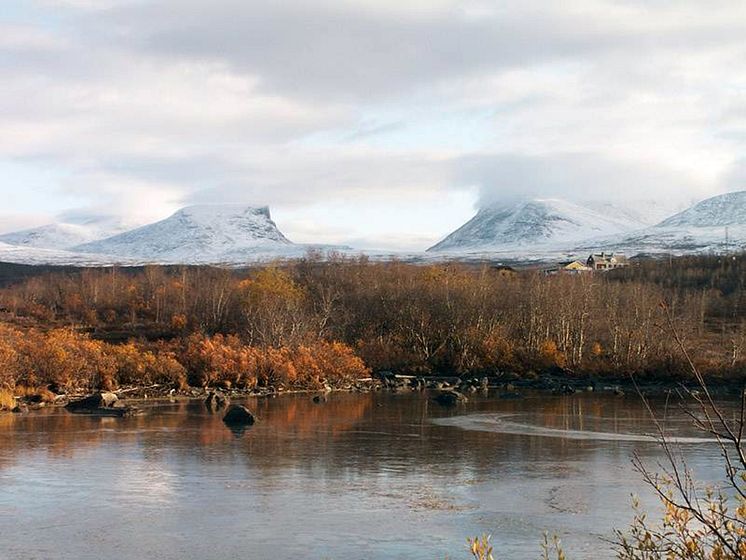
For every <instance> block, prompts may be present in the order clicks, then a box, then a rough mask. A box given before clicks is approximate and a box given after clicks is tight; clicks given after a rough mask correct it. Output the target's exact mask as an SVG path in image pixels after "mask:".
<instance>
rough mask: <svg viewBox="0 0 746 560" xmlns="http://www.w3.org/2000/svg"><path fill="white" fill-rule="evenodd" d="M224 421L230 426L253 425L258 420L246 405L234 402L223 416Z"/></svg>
mask: <svg viewBox="0 0 746 560" xmlns="http://www.w3.org/2000/svg"><path fill="white" fill-rule="evenodd" d="M223 422H225V423H226V424H227V425H228V426H251V425H252V424H254V422H256V418H255V417H254V415H253V414H252V413H251V411H250V410H249V409H248V408H246V407H245V406H242V405H240V404H232V405H231V406H230V408H228V412H226V413H225V416H223Z"/></svg>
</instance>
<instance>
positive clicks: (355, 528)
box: [0, 394, 719, 560]
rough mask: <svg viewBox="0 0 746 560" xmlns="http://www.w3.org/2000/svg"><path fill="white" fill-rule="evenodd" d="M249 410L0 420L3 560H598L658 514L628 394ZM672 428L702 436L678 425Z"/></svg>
mask: <svg viewBox="0 0 746 560" xmlns="http://www.w3.org/2000/svg"><path fill="white" fill-rule="evenodd" d="M246 404H247V405H248V406H249V408H251V409H252V410H253V411H254V412H255V413H256V415H257V417H258V418H259V422H258V423H257V424H256V425H254V426H251V427H249V428H247V430H246V431H245V432H244V433H243V434H241V435H240V436H238V437H237V436H236V435H235V434H234V433H232V432H231V431H230V430H229V429H228V428H227V427H226V426H225V425H224V424H223V422H222V417H221V414H210V413H209V412H208V411H207V410H206V409H205V408H204V406H203V405H202V404H201V403H199V402H190V403H186V402H179V403H173V404H163V405H158V406H152V407H148V408H147V414H145V415H143V416H137V417H134V418H125V419H118V418H93V417H87V416H78V415H71V414H68V413H66V412H65V411H63V410H58V409H55V410H46V411H42V412H40V413H38V414H31V415H28V416H11V415H5V416H0V449H1V450H2V452H1V453H0V557H8V558H40V559H41V558H43V559H52V558H55V559H56V558H59V559H76V560H80V559H86V558H90V559H96V560H98V559H100V558H101V557H102V556H103V554H104V551H105V556H106V557H108V558H110V559H133V560H135V559H137V560H140V559H142V558H159V559H165V560H169V559H179V560H184V559H197V558H199V559H200V560H206V559H207V560H209V559H213V558H214V559H222V558H229V557H237V556H239V555H242V556H246V557H250V558H254V559H265V558H266V559H274V558H278V557H293V556H297V557H303V558H339V559H342V558H344V559H348V558H373V559H378V558H380V559H383V558H386V559H391V558H402V559H403V558H407V559H423V560H424V559H427V560H435V559H438V558H444V557H445V556H446V555H448V556H450V557H453V558H460V557H465V555H464V554H462V553H463V552H465V550H464V548H463V543H464V542H465V538H466V537H467V536H469V535H474V534H478V533H481V532H488V533H491V534H492V535H493V540H494V542H495V543H496V545H497V546H496V549H497V550H498V551H499V553H500V558H505V559H513V558H514V559H519V558H521V559H522V558H527V557H536V556H537V555H538V544H539V542H540V539H541V535H542V532H543V531H545V530H549V531H550V532H557V533H559V534H560V536H561V537H562V539H563V542H564V543H565V546H566V548H567V550H568V552H571V556H572V557H573V558H578V559H591V558H593V559H601V558H606V557H608V558H610V557H611V554H605V553H604V552H603V551H604V550H605V549H606V548H608V547H607V545H605V544H603V543H601V542H599V537H602V536H609V534H610V532H611V530H612V529H613V528H614V527H624V526H625V525H626V524H627V523H628V522H629V520H630V519H631V511H630V509H629V502H630V494H631V493H641V495H642V497H643V502H644V503H649V504H652V503H653V502H651V501H650V499H651V497H650V496H649V495H648V494H647V492H646V491H645V489H644V487H643V485H642V483H641V482H640V479H639V476H638V475H637V474H636V473H635V472H634V471H633V470H632V469H631V466H630V462H629V458H630V456H631V454H632V452H633V450H635V449H636V450H638V451H639V453H640V454H641V455H642V456H643V457H644V458H646V459H647V460H649V461H650V462H651V463H653V462H654V461H655V460H656V459H658V458H660V450H659V449H658V448H657V446H656V445H655V443H654V442H653V441H648V440H647V438H646V437H644V434H650V433H653V432H654V427H653V426H652V424H651V422H650V421H649V419H648V418H647V415H646V413H645V411H644V409H643V407H642V406H641V404H640V403H639V402H638V401H637V399H636V398H634V397H626V398H618V397H612V396H604V395H576V396H569V397H549V396H543V397H536V398H528V399H524V400H510V401H507V400H502V401H501V400H490V399H472V400H471V401H470V402H469V403H468V404H467V405H465V406H463V407H458V408H454V409H443V408H441V407H439V406H437V405H435V404H433V403H432V402H430V401H429V400H428V399H427V398H425V397H423V396H422V395H419V394H417V395H415V394H407V395H388V394H371V395H344V394H332V395H331V396H330V398H329V401H328V402H326V403H322V404H315V403H313V402H312V401H311V399H310V397H308V396H305V395H303V396H285V397H279V398H276V399H261V400H256V399H251V400H248V401H247V402H246ZM669 414H671V413H669ZM674 414H675V413H674ZM500 419H502V422H503V426H502V427H498V428H491V427H488V428H485V425H484V423H485V422H487V423H488V424H489V423H490V422H492V423H493V424H494V423H495V421H497V424H495V425H496V426H497V425H498V424H499V422H500ZM505 422H508V427H509V429H505V426H504V424H505ZM480 423H481V424H480ZM669 427H670V428H671V430H672V432H674V433H675V434H676V435H677V436H679V437H683V438H692V437H697V436H698V434H697V433H696V432H694V431H693V430H692V429H691V428H690V427H689V424H688V422H687V421H686V419H685V418H684V417H683V415H682V416H675V415H674V416H673V417H672V418H671V420H670V422H669ZM563 432H564V433H565V435H563ZM584 433H585V434H593V433H595V434H607V435H610V437H586V436H584V435H583V434H584ZM578 434H580V437H578ZM614 434H617V435H619V434H622V435H624V436H625V437H616V436H614ZM547 435H549V436H550V437H547ZM640 436H642V437H640ZM686 450H687V452H688V453H689V454H690V456H691V457H692V465H693V466H694V467H695V468H696V470H697V472H698V473H700V475H701V476H703V477H704V478H712V477H714V476H717V475H718V474H719V473H718V472H717V468H716V467H717V449H716V448H715V447H714V446H712V445H711V444H709V443H707V442H706V441H702V442H697V441H691V442H690V443H688V444H687V446H686Z"/></svg>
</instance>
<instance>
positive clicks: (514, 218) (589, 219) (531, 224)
mask: <svg viewBox="0 0 746 560" xmlns="http://www.w3.org/2000/svg"><path fill="white" fill-rule="evenodd" d="M639 227H642V224H640V223H638V222H636V221H634V220H632V219H630V218H629V217H628V216H626V215H623V214H621V213H615V212H614V211H613V209H611V208H610V209H609V210H608V211H606V212H600V211H597V210H594V209H592V208H589V207H587V206H583V205H579V204H575V203H572V202H568V201H566V200H561V199H557V198H532V199H524V200H519V201H512V202H509V203H499V202H498V203H493V204H490V205H488V206H484V207H483V208H480V209H479V211H478V212H477V214H476V215H475V216H474V217H473V218H472V219H471V220H469V221H468V222H467V223H466V224H464V225H463V226H461V227H460V228H459V229H457V230H456V231H454V232H453V233H451V234H450V235H449V236H448V237H446V238H445V239H443V241H441V242H440V243H438V244H436V245H434V246H433V247H431V248H430V249H428V251H433V252H436V251H462V250H466V251H505V250H517V251H520V248H521V247H525V246H529V245H531V246H533V245H552V244H558V243H567V242H568V241H578V240H581V239H587V238H589V237H599V236H603V235H609V234H615V233H619V232H624V231H631V230H633V229H637V228H639Z"/></svg>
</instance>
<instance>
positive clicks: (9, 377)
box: [0, 325, 20, 390]
mask: <svg viewBox="0 0 746 560" xmlns="http://www.w3.org/2000/svg"><path fill="white" fill-rule="evenodd" d="M19 339H20V333H19V332H18V331H16V330H14V329H11V328H8V327H6V326H4V325H0V390H3V389H12V388H13V387H14V386H15V383H16V378H17V376H18V352H17V351H16V347H17V345H18V342H19Z"/></svg>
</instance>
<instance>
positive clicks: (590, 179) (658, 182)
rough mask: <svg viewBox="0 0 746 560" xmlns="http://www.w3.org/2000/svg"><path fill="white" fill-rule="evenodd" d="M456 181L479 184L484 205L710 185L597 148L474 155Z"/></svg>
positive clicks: (634, 196) (674, 192)
mask: <svg viewBox="0 0 746 560" xmlns="http://www.w3.org/2000/svg"><path fill="white" fill-rule="evenodd" d="M456 181H457V182H460V183H463V184H465V185H472V186H474V187H476V188H478V189H479V193H480V205H489V204H493V203H495V202H500V201H504V200H506V199H515V198H527V197H558V198H567V199H570V200H573V201H576V202H584V201H601V200H612V201H619V200H633V201H634V200H643V199H646V198H650V197H651V196H653V195H654V196H655V197H656V198H660V199H661V200H666V199H668V200H670V199H672V198H673V199H676V198H679V196H680V193H682V192H684V193H687V195H692V194H699V195H703V194H705V195H706V194H707V192H708V185H705V184H702V183H699V182H697V181H696V179H693V178H692V177H690V176H689V175H688V174H686V173H685V172H682V171H678V172H677V171H676V170H674V169H667V168H665V167H662V166H661V165H660V164H658V163H656V162H655V161H647V162H645V161H634V160H621V159H613V158H609V157H607V156H605V155H603V154H598V153H590V152H589V153H551V154H545V155H542V156H528V155H522V154H475V155H471V156H468V157H464V158H462V159H461V160H460V161H459V162H458V165H457V166H456Z"/></svg>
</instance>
